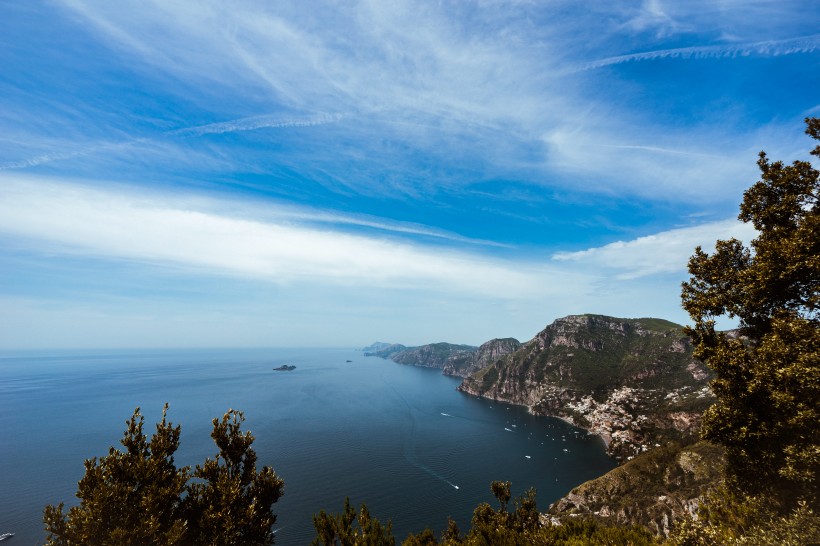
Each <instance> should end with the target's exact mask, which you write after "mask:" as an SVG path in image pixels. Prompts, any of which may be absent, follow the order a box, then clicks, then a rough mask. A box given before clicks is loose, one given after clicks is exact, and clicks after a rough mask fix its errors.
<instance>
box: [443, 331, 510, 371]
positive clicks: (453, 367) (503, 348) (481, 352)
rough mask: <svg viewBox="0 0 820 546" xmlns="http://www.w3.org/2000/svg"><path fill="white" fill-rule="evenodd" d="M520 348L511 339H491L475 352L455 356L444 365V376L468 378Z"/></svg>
mask: <svg viewBox="0 0 820 546" xmlns="http://www.w3.org/2000/svg"><path fill="white" fill-rule="evenodd" d="M520 348H521V342H520V341H518V340H517V339H513V338H511V337H507V338H503V339H493V340H490V341H488V342H486V343H484V344H482V345H481V347H479V348H478V350H476V351H472V352H470V353H464V354H456V355H453V356H451V357H450V358H448V359H447V361H446V362H445V363H444V367H443V370H442V371H443V373H444V375H454V376H457V377H469V376H470V375H471V374H473V373H475V372H477V371H478V370H480V369H482V368H484V367H485V366H489V365H490V364H492V363H493V362H495V361H496V360H498V359H499V358H501V357H502V356H505V355H508V354H510V353H514V352H515V351H517V350H518V349H520Z"/></svg>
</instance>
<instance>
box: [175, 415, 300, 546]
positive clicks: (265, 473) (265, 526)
mask: <svg viewBox="0 0 820 546" xmlns="http://www.w3.org/2000/svg"><path fill="white" fill-rule="evenodd" d="M244 420H245V416H244V414H243V413H242V412H240V411H235V410H229V411H228V413H226V414H225V415H224V416H223V417H222V420H221V421H219V420H217V419H214V420H213V425H214V430H213V432H212V433H211V438H213V440H214V443H216V445H217V447H218V448H219V453H218V454H217V455H216V457H215V458H214V459H210V458H209V459H207V460H206V461H205V463H204V464H203V465H201V466H200V465H197V467H196V470H195V471H194V472H193V477H194V478H196V479H198V480H203V481H195V482H193V483H192V484H191V485H190V486H189V487H188V496H187V498H186V499H185V503H184V505H185V512H186V516H187V519H188V522H189V526H190V531H189V534H188V537H189V540H190V542H191V544H213V545H220V546H231V545H240V544H248V545H251V544H253V545H256V544H259V545H262V544H273V532H272V530H271V528H272V527H273V524H274V523H275V522H276V516H275V515H274V514H273V513H272V512H271V509H270V508H271V506H272V505H273V503H275V502H276V501H277V500H279V497H280V496H282V489H283V487H284V482H283V480H282V479H281V478H280V477H278V476H277V475H276V473H275V472H274V471H273V469H271V468H269V467H267V466H264V467H262V470H261V471H259V472H257V470H256V452H255V451H254V450H253V448H252V447H251V444H252V443H253V440H254V438H253V436H252V435H251V433H250V432H245V433H244V434H243V433H242V432H241V431H240V426H241V424H242V422H243V421H244Z"/></svg>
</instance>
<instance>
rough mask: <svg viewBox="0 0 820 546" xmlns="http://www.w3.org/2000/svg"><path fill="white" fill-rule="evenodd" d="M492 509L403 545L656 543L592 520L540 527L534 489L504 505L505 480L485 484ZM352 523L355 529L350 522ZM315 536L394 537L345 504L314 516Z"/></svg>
mask: <svg viewBox="0 0 820 546" xmlns="http://www.w3.org/2000/svg"><path fill="white" fill-rule="evenodd" d="M490 489H491V490H492V492H493V496H495V498H496V499H497V500H498V508H497V509H494V508H493V507H492V506H490V505H489V504H487V503H482V504H480V505H478V506H477V507H476V509H475V511H474V512H473V518H472V521H471V522H470V525H471V526H470V529H469V531H468V532H467V533H466V534H462V533H461V531H460V530H459V528H458V526H457V525H456V523H455V522H454V521H453V520H452V519H449V520H448V522H447V527H446V528H445V529H444V531H443V532H442V533H441V535H440V537H439V538H436V535H435V533H434V532H433V531H431V530H429V529H426V530H425V531H423V532H421V533H419V534H410V535H409V536H408V537H407V538H406V539H405V540H404V541H403V542H402V545H403V546H437V545H441V546H457V545H463V546H518V545H522V546H523V545H529V544H537V545H543V546H651V545H655V544H657V541H656V539H655V538H654V537H653V536H652V535H651V534H650V533H649V532H647V531H646V530H645V529H641V528H637V527H631V528H624V527H605V526H602V525H600V524H598V523H596V522H594V521H592V520H579V521H568V522H566V523H564V524H562V525H556V526H553V525H549V524H547V525H544V524H543V521H542V520H543V516H542V515H541V513H540V512H539V511H538V507H537V504H536V497H535V491H533V490H529V491H527V492H526V493H525V494H524V495H522V496H521V497H519V498H517V499H515V500H514V501H513V505H512V506H510V500H511V494H510V482H493V483H492V484H490ZM354 522H355V523H358V527H356V526H354V525H353V523H354ZM314 525H315V527H316V531H317V537H316V539H315V540H314V542H313V544H314V546H333V545H337V544H338V545H341V546H393V545H395V544H396V539H395V538H394V537H393V536H392V535H391V534H390V524H389V523H388V524H387V526H383V525H382V524H381V523H379V521H378V520H376V519H374V518H372V517H371V516H370V514H369V512H368V511H367V507H366V506H365V505H362V507H361V509H360V511H359V514H358V516H357V515H356V512H355V511H354V510H353V508H351V506H350V503H349V501H347V500H345V507H344V512H342V513H341V514H336V515H327V514H325V512H321V513H320V514H319V515H318V516H316V517H314Z"/></svg>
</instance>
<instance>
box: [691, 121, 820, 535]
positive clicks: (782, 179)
mask: <svg viewBox="0 0 820 546" xmlns="http://www.w3.org/2000/svg"><path fill="white" fill-rule="evenodd" d="M806 123H807V126H808V128H807V130H806V133H807V134H809V135H810V136H811V137H812V138H814V139H817V140H820V119H818V118H812V119H807V120H806ZM811 154H812V155H814V156H816V157H820V146H817V147H815V148H814V150H812V151H811ZM758 166H759V167H760V172H761V179H760V181H758V182H757V183H756V184H754V185H753V186H752V187H751V188H749V189H748V190H747V191H746V192H745V194H744V196H743V202H742V203H741V205H740V214H739V216H738V218H739V219H740V220H742V221H743V222H751V223H752V224H753V225H754V227H755V229H756V230H757V232H758V235H757V237H756V238H755V239H754V240H753V241H752V242H751V246H750V247H746V246H744V245H743V243H742V242H740V241H738V240H736V239H730V240H728V241H717V243H716V245H715V252H714V253H713V254H711V255H709V254H707V253H705V252H704V251H703V250H702V249H700V248H697V249H696V250H695V254H694V255H693V256H692V258H691V259H690V261H689V273H690V274H691V275H692V277H691V278H690V280H689V281H688V282H685V283H683V291H682V300H683V306H684V308H685V309H686V310H687V311H688V312H689V314H690V316H691V317H692V320H693V321H694V326H693V327H692V328H689V329H688V333H689V334H690V335H691V336H692V339H693V340H694V341H695V344H696V347H695V355H696V356H697V357H698V358H700V359H702V360H703V361H705V362H706V363H707V364H708V365H709V366H710V367H711V368H712V369H713V370H714V371H715V373H716V374H717V376H716V378H715V380H714V381H713V383H712V388H713V390H714V393H715V396H716V397H717V402H716V403H715V404H714V405H713V406H712V407H710V408H709V409H708V410H707V411H706V413H705V415H704V420H703V436H704V438H706V439H708V440H711V441H712V442H715V443H717V444H719V445H722V446H724V447H725V449H726V461H727V465H726V482H725V487H724V488H723V489H722V490H721V491H719V492H716V493H715V494H713V495H712V498H711V499H710V502H709V503H708V504H707V510H705V511H704V515H705V517H704V518H703V519H701V520H700V521H699V522H698V523H697V524H694V523H693V524H692V525H690V526H688V527H687V528H685V529H683V530H682V531H681V532H680V534H679V536H678V537H677V538H676V540H677V543H679V544H728V543H732V542H735V541H740V539H742V538H743V537H746V536H750V535H749V533H750V529H756V531H755V532H756V533H758V534H759V533H760V532H763V531H761V530H765V534H767V535H769V536H772V537H775V536H776V535H778V533H780V534H782V537H781V538H780V539H775V538H773V540H781V541H786V540H791V539H789V536H792V538H794V537H796V538H794V542H792V543H797V544H802V543H808V542H813V541H820V532H818V528H820V524H818V516H817V515H816V514H813V513H812V512H811V510H810V508H811V507H815V506H817V502H818V493H819V492H820V481H819V480H820V436H818V431H820V329H818V326H820V312H819V311H818V305H820V290H818V289H820V209H819V208H818V198H820V172H818V171H817V170H816V169H814V168H813V167H812V166H811V163H809V162H807V161H795V162H794V163H792V164H791V165H785V164H783V163H782V162H780V161H777V162H774V163H771V162H770V161H769V160H768V158H767V157H766V154H765V153H763V152H761V154H760V159H759V161H758ZM724 315H727V316H729V317H737V318H738V319H739V321H740V329H739V335H737V336H730V335H727V334H725V333H722V332H716V331H715V329H714V325H715V322H714V319H715V318H716V317H720V316H724ZM796 521H800V522H801V523H800V526H799V528H796V526H795V525H794V522H796ZM795 533H796V534H795ZM801 533H802V534H801ZM738 543H739V542H738ZM784 543H785V542H784Z"/></svg>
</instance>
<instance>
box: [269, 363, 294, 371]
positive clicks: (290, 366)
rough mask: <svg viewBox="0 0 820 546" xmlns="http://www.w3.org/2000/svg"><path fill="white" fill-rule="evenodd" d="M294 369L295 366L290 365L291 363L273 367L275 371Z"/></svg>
mask: <svg viewBox="0 0 820 546" xmlns="http://www.w3.org/2000/svg"><path fill="white" fill-rule="evenodd" d="M295 369H296V366H292V365H288V364H282V365H281V366H279V367H278V368H274V369H273V371H275V372H291V371H293V370H295Z"/></svg>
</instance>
